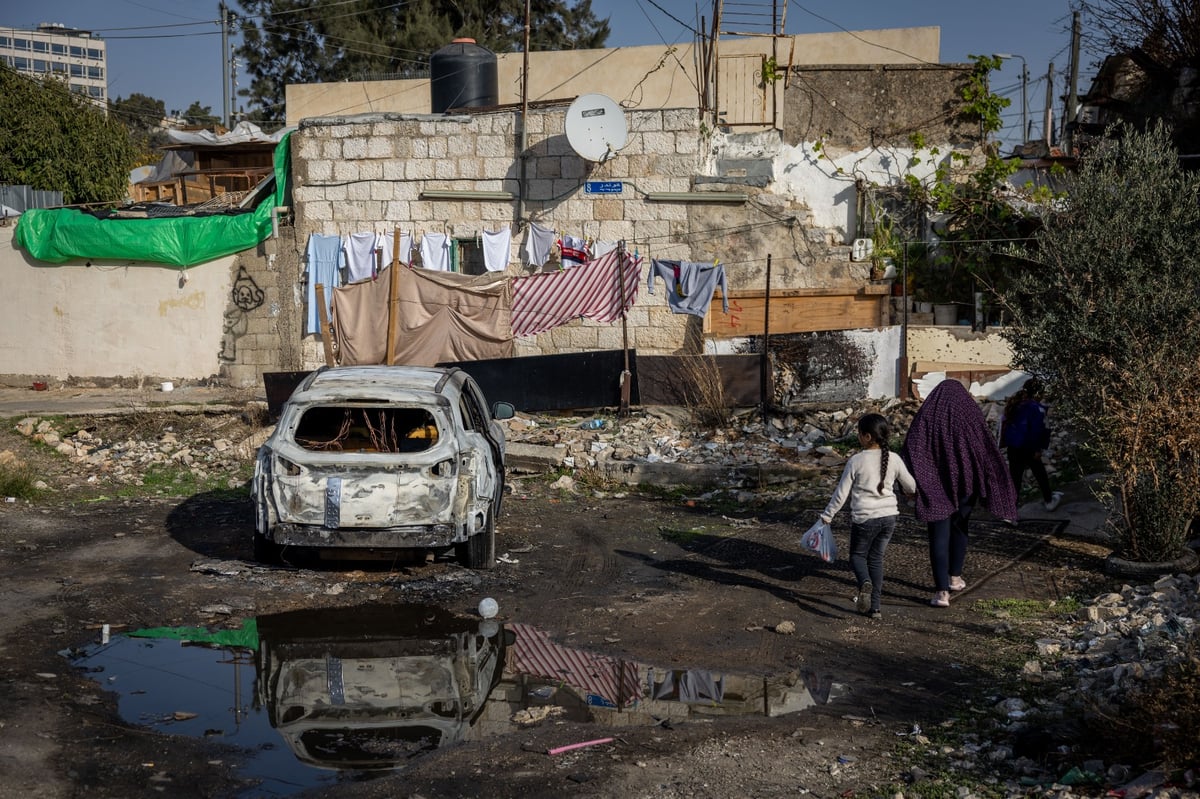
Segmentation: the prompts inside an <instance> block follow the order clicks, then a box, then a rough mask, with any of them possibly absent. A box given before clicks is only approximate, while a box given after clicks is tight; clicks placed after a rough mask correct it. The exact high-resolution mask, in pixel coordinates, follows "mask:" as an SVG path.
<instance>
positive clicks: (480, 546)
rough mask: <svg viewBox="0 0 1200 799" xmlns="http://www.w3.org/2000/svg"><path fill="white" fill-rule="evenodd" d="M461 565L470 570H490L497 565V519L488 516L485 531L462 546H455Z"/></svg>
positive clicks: (490, 515)
mask: <svg viewBox="0 0 1200 799" xmlns="http://www.w3.org/2000/svg"><path fill="white" fill-rule="evenodd" d="M454 554H455V556H456V557H457V558H458V561H459V563H461V564H462V565H464V566H466V567H467V568H468V569H490V568H492V567H493V566H495V565H496V517H495V516H494V515H492V514H491V513H488V515H487V521H486V522H484V525H483V529H482V530H480V531H479V532H477V533H476V534H475V535H473V536H471V537H470V538H468V539H467V540H466V541H465V542H463V543H461V544H455V545H454Z"/></svg>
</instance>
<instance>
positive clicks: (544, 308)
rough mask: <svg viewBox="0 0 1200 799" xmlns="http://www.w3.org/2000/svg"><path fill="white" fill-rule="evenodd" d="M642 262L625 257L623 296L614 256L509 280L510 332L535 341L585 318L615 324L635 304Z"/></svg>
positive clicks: (627, 254)
mask: <svg viewBox="0 0 1200 799" xmlns="http://www.w3.org/2000/svg"><path fill="white" fill-rule="evenodd" d="M641 264H642V261H641V259H640V258H634V257H633V256H631V255H629V253H626V254H625V265H624V272H625V293H624V297H622V294H621V276H620V270H618V269H617V253H616V251H613V252H610V253H608V254H607V255H605V256H604V257H602V258H598V259H597V260H595V261H592V262H590V263H587V264H584V265H583V266H577V267H575V268H574V269H568V270H566V271H563V272H547V273H544V274H538V275H530V276H529V277H518V278H513V282H512V291H513V298H512V331H513V335H514V336H533V335H536V334H538V333H542V332H545V331H547V330H550V329H551V328H555V327H558V326H559V325H563V324H566V323H567V322H570V321H571V320H572V319H578V318H580V317H584V318H587V319H593V320H595V321H597V322H614V321H616V320H617V319H620V318H621V314H622V313H623V312H624V311H625V310H626V309H628V308H629V307H630V306H631V305H633V303H634V300H636V299H637V290H638V283H639V282H640V277H639V272H640V270H641Z"/></svg>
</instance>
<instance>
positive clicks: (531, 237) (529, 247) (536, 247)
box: [525, 222, 555, 266]
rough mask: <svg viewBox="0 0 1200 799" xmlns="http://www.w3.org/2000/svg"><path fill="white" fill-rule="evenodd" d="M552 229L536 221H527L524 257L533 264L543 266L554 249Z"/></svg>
mask: <svg viewBox="0 0 1200 799" xmlns="http://www.w3.org/2000/svg"><path fill="white" fill-rule="evenodd" d="M554 239H555V236H554V231H553V230H550V229H549V228H544V227H542V226H541V225H539V224H538V223H537V222H530V223H529V232H528V233H527V234H526V235H525V257H526V259H528V261H529V263H530V264H531V265H533V266H544V265H545V263H546V261H547V260H549V258H550V251H551V250H553V249H554Z"/></svg>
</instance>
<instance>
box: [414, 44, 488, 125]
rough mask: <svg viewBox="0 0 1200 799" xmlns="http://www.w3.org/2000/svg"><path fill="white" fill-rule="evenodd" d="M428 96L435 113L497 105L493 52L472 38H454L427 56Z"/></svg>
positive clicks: (431, 108)
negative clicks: (452, 109)
mask: <svg viewBox="0 0 1200 799" xmlns="http://www.w3.org/2000/svg"><path fill="white" fill-rule="evenodd" d="M429 95H430V97H429V100H430V102H429V105H430V110H431V111H432V112H433V113H435V114H442V113H445V112H446V111H448V110H449V109H451V108H485V107H487V106H493V105H499V103H500V89H499V80H498V79H497V77H496V54H495V53H493V52H492V51H491V50H489V49H487V48H486V47H480V46H479V45H477V44H475V40H474V39H455V40H454V41H453V42H451V43H450V44H448V45H446V46H445V47H443V48H441V49H440V50H437V51H436V52H435V53H434V54H433V55H431V56H430V57H429Z"/></svg>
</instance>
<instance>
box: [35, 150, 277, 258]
mask: <svg viewBox="0 0 1200 799" xmlns="http://www.w3.org/2000/svg"><path fill="white" fill-rule="evenodd" d="M290 139H291V134H290V133H289V134H286V135H284V137H283V139H281V140H280V142H279V144H277V145H276V146H275V194H274V196H273V197H268V198H266V199H264V200H263V201H262V202H261V203H259V205H258V207H257V208H255V209H254V210H253V211H252V212H250V213H245V214H237V215H213V216H179V217H166V218H158V219H100V218H97V217H95V216H92V215H91V214H86V213H84V212H82V211H78V210H75V209H73V208H56V209H53V210H50V209H41V210H33V211H26V212H25V213H24V214H22V215H21V218H20V220H19V221H18V222H17V231H16V241H17V244H18V245H19V246H21V247H24V248H25V249H26V250H28V251H29V254H30V255H32V256H33V257H34V258H36V259H37V260H39V261H49V262H51V263H56V264H61V263H64V262H66V261H70V260H72V259H75V258H95V259H101V258H104V259H113V260H119V261H145V262H148V263H151V264H167V265H172V266H180V267H188V266H195V265H196V264H202V263H204V262H205V261H211V260H213V259H214V258H220V257H221V256H223V255H232V254H233V253H235V252H241V251H242V250H248V249H250V248H251V247H254V246H255V245H257V244H258V243H259V242H260V241H262V240H264V239H266V238H267V237H268V236H270V235H271V209H272V208H274V207H275V206H277V205H283V203H284V197H285V194H286V188H287V174H288V170H289V160H290V159H289V151H288V141H289V140H290Z"/></svg>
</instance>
